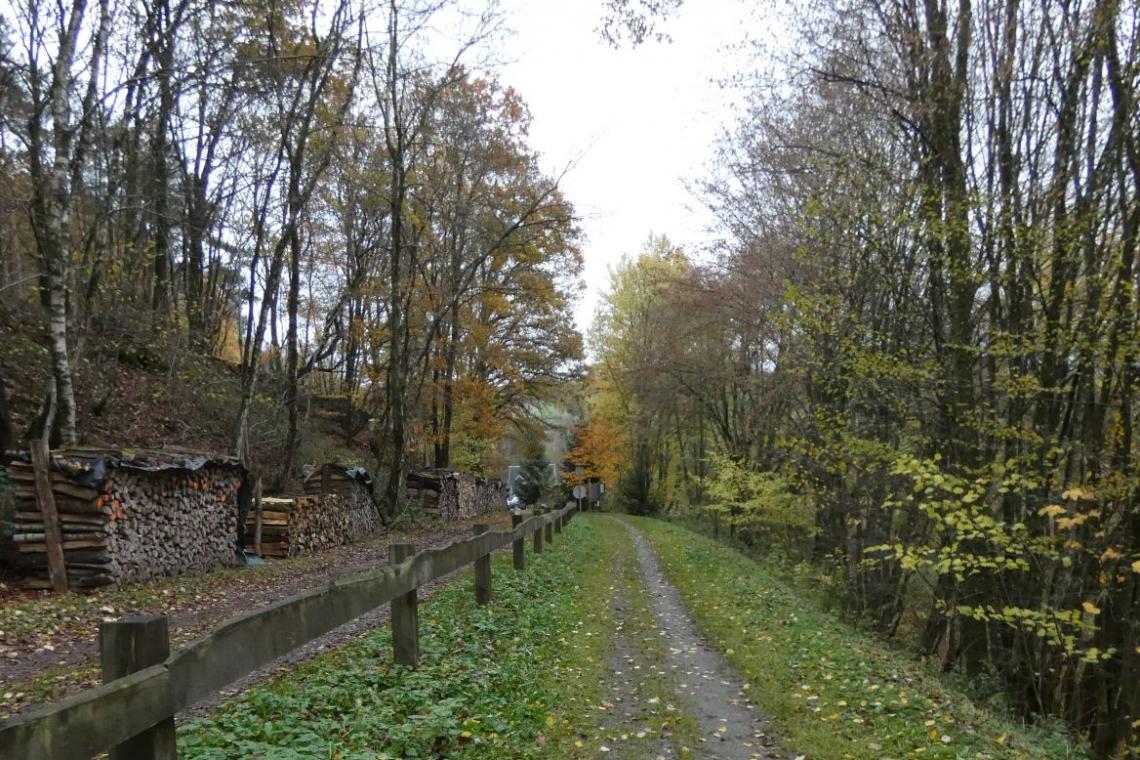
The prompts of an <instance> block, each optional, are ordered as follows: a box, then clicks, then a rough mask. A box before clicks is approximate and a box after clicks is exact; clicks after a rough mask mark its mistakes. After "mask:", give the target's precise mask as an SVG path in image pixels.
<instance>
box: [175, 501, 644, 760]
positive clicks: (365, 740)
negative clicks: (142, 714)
mask: <svg viewBox="0 0 1140 760" xmlns="http://www.w3.org/2000/svg"><path fill="white" fill-rule="evenodd" d="M612 528H613V525H612V523H611V524H610V525H609V526H608V529H607V526H606V525H605V524H604V522H603V521H601V520H595V519H591V518H590V517H588V516H580V517H578V518H576V519H575V520H574V522H573V523H572V524H571V525H570V526H568V527H567V529H566V530H565V531H564V532H563V533H562V534H561V535H560V536H559V537H557V538H556V540H555V542H554V545H553V546H552V547H548V549H547V551H546V552H545V553H543V554H542V555H540V556H535V555H533V554H531V553H530V552H529V549H528V556H527V563H528V566H527V570H526V572H525V573H522V574H519V573H515V572H514V571H513V569H512V568H511V559H510V556H509V554H508V555H501V556H499V557H496V558H495V559H494V561H493V563H492V564H493V570H492V578H493V589H494V602H493V603H492V604H491V605H490V606H488V607H485V608H480V607H477V606H476V605H475V603H474V598H473V597H474V595H473V593H472V589H471V586H472V582H471V576H470V574H469V573H467V574H463V575H461V576H459V577H458V578H457V579H455V580H453V581H452V582H450V583H449V584H448V585H447V586H445V587H444V588H441V589H440V590H438V591H437V592H436V593H435V594H433V595H432V597H431V598H430V599H429V600H428V601H427V602H426V603H424V604H422V605H421V607H420V647H421V652H422V654H421V664H420V667H419V668H418V669H417V670H416V671H409V670H407V669H405V668H401V667H399V666H395V665H393V664H392V661H391V632H390V628H389V627H388V626H383V627H381V628H378V629H376V630H374V631H372V632H370V633H368V634H366V635H365V636H362V637H361V638H359V639H356V640H354V641H353V642H351V643H349V644H347V645H345V646H343V647H340V648H338V649H336V650H334V651H331V652H328V653H326V654H323V655H321V656H319V657H317V658H315V659H313V660H311V661H310V662H308V663H305V664H304V665H301V666H300V667H298V668H297V669H295V670H294V671H292V672H291V673H289V674H288V675H287V676H285V677H282V678H280V679H278V680H276V681H273V682H271V683H269V684H266V685H265V686H262V687H258V688H255V689H252V690H251V691H249V692H247V693H246V694H244V695H243V696H241V697H240V698H238V699H237V700H235V701H233V702H231V703H230V704H228V705H227V706H226V707H224V708H222V709H221V710H219V711H218V712H217V713H215V714H214V715H213V716H211V717H210V718H208V719H205V720H202V721H197V722H194V723H190V724H188V725H186V726H184V727H182V728H181V729H180V730H179V755H180V756H181V757H185V758H209V759H211V760H213V759H214V758H239V757H240V758H251V757H252V758H257V757H263V758H264V757H272V758H282V759H288V758H315V757H320V758H330V759H332V758H335V759H337V760H345V759H347V758H354V759H355V758H372V759H379V758H428V757H439V756H444V757H449V758H465V757H471V758H476V757H477V758H488V757H495V758H529V757H537V756H542V757H544V758H545V757H555V758H558V757H575V756H578V755H580V754H581V751H582V747H581V746H578V745H581V744H582V733H581V728H580V727H581V726H583V725H586V724H588V723H590V722H591V720H592V715H591V713H592V711H593V709H594V706H595V705H596V704H598V702H599V701H600V699H601V688H602V683H603V682H604V679H605V673H606V669H607V654H608V647H609V641H610V637H611V635H612V633H611V631H612V611H611V610H610V606H609V605H608V604H605V603H604V600H606V599H607V598H608V587H609V585H610V583H611V579H612V578H613V575H612V572H611V571H612V569H613V567H614V563H615V558H616V557H617V555H618V554H619V552H621V551H622V550H623V544H622V540H623V536H622V535H621V533H624V531H622V532H621V533H619V532H618V531H614V530H612ZM528 543H529V542H528Z"/></svg>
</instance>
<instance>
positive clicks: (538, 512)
mask: <svg viewBox="0 0 1140 760" xmlns="http://www.w3.org/2000/svg"><path fill="white" fill-rule="evenodd" d="M534 516H535V517H542V507H535V508H534ZM534 553H535V554H542V526H541V525H539V526H538V527H537V528H535V529H534Z"/></svg>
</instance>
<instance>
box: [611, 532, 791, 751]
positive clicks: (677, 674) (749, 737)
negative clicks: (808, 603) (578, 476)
mask: <svg viewBox="0 0 1140 760" xmlns="http://www.w3.org/2000/svg"><path fill="white" fill-rule="evenodd" d="M623 524H624V525H625V528H626V530H628V531H629V535H630V538H631V539H632V541H633V545H634V547H635V549H636V551H637V559H638V563H639V565H640V572H641V580H642V582H643V583H644V585H645V588H646V590H647V592H648V595H649V600H650V607H651V608H652V611H653V616H654V618H655V622H656V626H657V634H658V636H659V637H660V639H661V641H662V643H663V644H664V645H665V647H666V649H665V662H664V663H662V664H661V666H662V667H663V668H664V669H667V670H668V671H669V672H670V673H671V674H672V678H673V682H674V683H675V686H676V689H677V693H678V697H679V699H680V701H681V702H682V703H683V708H684V711H685V712H686V713H687V714H688V716H689V717H690V718H691V719H692V720H694V721H695V722H696V724H697V726H698V730H699V734H700V737H699V739H698V746H696V747H694V748H693V750H694V752H695V753H696V756H697V757H702V758H707V759H708V760H774V759H775V758H780V757H783V755H781V754H779V753H778V752H777V751H776V750H775V749H773V748H772V746H771V745H772V744H773V741H772V739H771V737H770V736H769V725H768V721H767V719H766V718H765V717H764V716H763V715H761V714H760V712H759V711H758V710H757V709H756V706H755V705H753V704H752V702H751V701H750V700H749V699H748V696H747V693H746V691H745V689H744V679H743V678H741V676H740V674H739V673H737V672H736V671H735V670H734V669H733V668H732V667H731V666H730V665H729V664H728V663H727V662H725V660H724V658H722V657H721V655H720V654H719V653H718V652H716V651H715V650H714V649H713V648H712V647H711V646H710V645H709V644H708V642H707V641H706V640H705V639H704V637H702V636H701V634H700V633H699V632H698V631H697V627H696V625H695V624H694V622H693V618H692V615H691V614H690V613H689V611H688V609H687V608H686V607H685V605H684V603H683V602H682V601H681V596H680V594H679V593H678V592H677V589H676V588H674V587H673V585H672V584H671V583H670V582H669V581H668V579H667V578H666V577H665V574H664V573H663V572H662V570H661V566H660V565H659V564H658V562H657V557H656V555H655V554H654V553H653V549H652V548H650V546H649V543H648V542H647V541H646V540H645V537H644V536H643V535H642V534H641V531H639V530H638V529H637V528H635V527H634V526H632V525H630V524H629V523H623Z"/></svg>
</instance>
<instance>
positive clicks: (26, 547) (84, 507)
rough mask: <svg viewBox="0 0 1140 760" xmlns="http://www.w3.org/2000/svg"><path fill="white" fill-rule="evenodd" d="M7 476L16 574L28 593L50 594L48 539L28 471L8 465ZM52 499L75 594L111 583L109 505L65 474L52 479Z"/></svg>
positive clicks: (19, 464)
mask: <svg viewBox="0 0 1140 760" xmlns="http://www.w3.org/2000/svg"><path fill="white" fill-rule="evenodd" d="M9 475H10V477H11V478H12V482H13V485H14V486H15V491H16V493H15V496H16V511H15V513H14V514H13V515H12V541H13V542H14V543H15V544H16V550H17V552H18V554H17V560H16V561H17V570H19V571H20V574H21V575H22V576H24V585H25V586H27V587H28V588H51V587H52V586H51V581H50V580H48V566H47V536H46V533H45V529H44V522H43V514H42V513H41V512H40V510H39V507H38V506H37V505H36V483H35V480H36V479H35V474H34V473H33V472H32V466H31V465H30V464H27V463H24V462H18V461H17V462H12V463H11V464H10V465H9ZM51 481H52V484H51V485H52V494H53V495H54V497H55V506H56V511H57V512H58V513H59V525H60V531H61V532H62V534H63V557H64V561H65V563H66V565H67V569H68V579H69V581H70V584H71V586H72V587H73V588H85V587H92V586H105V585H107V584H109V583H113V582H114V579H115V578H114V570H115V568H114V563H113V561H112V559H111V554H110V552H109V551H108V546H107V544H108V541H109V539H110V516H111V505H110V502H109V500H107V499H105V498H104V494H102V493H101V492H100V490H98V489H95V488H88V487H84V486H78V485H75V484H74V483H72V482H71V481H70V480H69V479H68V478H67V476H65V475H64V474H63V473H59V472H53V473H52V474H51Z"/></svg>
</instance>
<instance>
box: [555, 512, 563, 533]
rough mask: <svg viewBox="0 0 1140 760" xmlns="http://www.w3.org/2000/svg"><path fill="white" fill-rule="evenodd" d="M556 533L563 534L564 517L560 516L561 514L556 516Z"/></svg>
mask: <svg viewBox="0 0 1140 760" xmlns="http://www.w3.org/2000/svg"><path fill="white" fill-rule="evenodd" d="M554 532H555V533H561V532H562V515H560V514H556V515H554Z"/></svg>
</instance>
